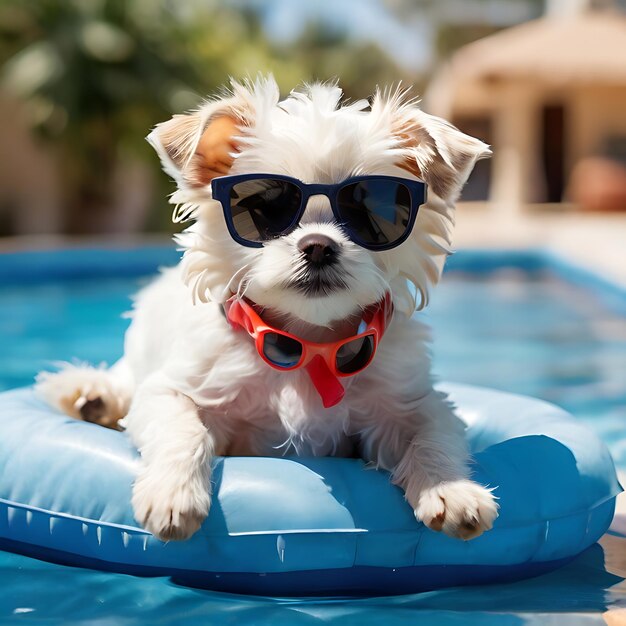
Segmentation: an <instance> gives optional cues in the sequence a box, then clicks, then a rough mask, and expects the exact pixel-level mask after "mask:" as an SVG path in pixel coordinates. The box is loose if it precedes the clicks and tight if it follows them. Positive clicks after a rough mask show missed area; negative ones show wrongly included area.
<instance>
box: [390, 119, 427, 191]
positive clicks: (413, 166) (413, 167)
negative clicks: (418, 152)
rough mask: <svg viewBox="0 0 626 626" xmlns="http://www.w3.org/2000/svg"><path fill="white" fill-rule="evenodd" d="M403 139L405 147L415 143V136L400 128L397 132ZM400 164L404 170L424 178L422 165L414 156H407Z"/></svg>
mask: <svg viewBox="0 0 626 626" xmlns="http://www.w3.org/2000/svg"><path fill="white" fill-rule="evenodd" d="M395 134H396V135H397V136H398V137H400V139H401V140H402V145H403V147H405V148H408V147H410V146H411V145H412V144H413V143H415V137H414V136H412V135H411V134H410V133H409V132H408V131H407V130H399V131H396V133H395ZM398 166H399V167H401V168H402V169H403V170H405V171H407V172H409V173H410V174H413V176H417V178H419V179H421V180H424V178H423V175H422V170H421V169H420V166H419V165H418V164H417V160H416V159H415V158H413V157H407V158H406V159H404V161H402V163H398Z"/></svg>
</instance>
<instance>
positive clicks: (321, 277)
mask: <svg viewBox="0 0 626 626" xmlns="http://www.w3.org/2000/svg"><path fill="white" fill-rule="evenodd" d="M346 278H349V276H348V275H345V276H341V275H340V274H339V273H338V272H336V271H335V270H330V269H320V270H313V271H309V272H307V273H306V275H304V276H298V277H297V278H294V279H290V280H288V281H286V282H285V283H284V286H285V288H287V289H292V290H294V291H297V292H298V293H300V294H302V295H304V296H306V297H307V298H319V297H321V296H330V295H333V294H335V293H337V292H338V291H345V290H346V289H348V288H349V285H348V283H347V281H346Z"/></svg>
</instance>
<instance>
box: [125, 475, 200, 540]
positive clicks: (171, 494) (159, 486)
mask: <svg viewBox="0 0 626 626" xmlns="http://www.w3.org/2000/svg"><path fill="white" fill-rule="evenodd" d="M132 503H133V510H134V512H135V519H136V520H137V521H138V522H139V523H140V524H141V525H142V526H143V527H144V528H145V529H146V530H148V531H150V532H151V533H152V534H153V535H154V536H155V537H157V539H160V540H161V541H171V540H174V541H179V540H183V539H188V538H189V537H191V535H193V534H194V533H195V532H196V531H197V530H198V529H199V528H200V526H201V525H202V522H203V521H204V520H205V518H206V516H207V515H208V513H209V507H210V506H211V495H210V492H209V489H208V488H207V487H206V486H205V485H204V481H202V480H194V479H190V480H187V481H182V480H179V481H176V482H174V481H172V478H171V476H170V477H169V479H168V477H167V476H163V475H162V474H161V473H154V472H150V471H148V470H146V471H144V472H143V473H142V474H141V475H140V476H139V477H138V478H137V480H136V481H135V485H134V487H133V500H132Z"/></svg>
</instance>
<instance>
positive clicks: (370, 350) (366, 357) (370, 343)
mask: <svg viewBox="0 0 626 626" xmlns="http://www.w3.org/2000/svg"><path fill="white" fill-rule="evenodd" d="M373 355H374V337H373V336H372V335H366V336H365V337H359V338H358V339H355V340H354V341H350V342H348V343H344V344H343V346H341V348H339V350H337V369H338V370H339V371H340V372H341V373H342V374H354V373H356V372H358V371H359V370H362V369H363V368H364V367H365V366H366V365H367V364H368V363H369V362H370V361H371V360H372V356H373Z"/></svg>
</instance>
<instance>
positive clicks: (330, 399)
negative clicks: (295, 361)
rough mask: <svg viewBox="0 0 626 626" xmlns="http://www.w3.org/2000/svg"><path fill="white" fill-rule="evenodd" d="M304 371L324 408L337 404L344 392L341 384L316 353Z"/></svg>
mask: <svg viewBox="0 0 626 626" xmlns="http://www.w3.org/2000/svg"><path fill="white" fill-rule="evenodd" d="M306 371H307V373H308V375H309V378H310V379H311V382H312V383H313V385H314V386H315V389H316V391H317V393H318V394H319V395H320V398H321V399H322V404H323V405H324V408H325V409H328V408H329V407H331V406H335V405H336V404H339V403H340V402H341V400H342V399H343V396H344V394H345V391H344V388H343V385H342V384H341V383H340V382H339V379H338V378H337V377H336V376H335V375H334V374H333V373H332V372H331V371H330V369H329V368H328V365H326V361H324V359H323V358H322V357H321V356H320V355H319V354H318V355H316V356H315V357H313V359H311V361H309V363H308V365H307V366H306Z"/></svg>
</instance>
